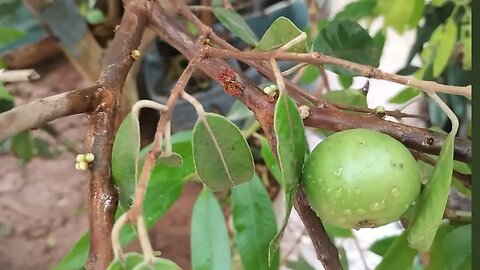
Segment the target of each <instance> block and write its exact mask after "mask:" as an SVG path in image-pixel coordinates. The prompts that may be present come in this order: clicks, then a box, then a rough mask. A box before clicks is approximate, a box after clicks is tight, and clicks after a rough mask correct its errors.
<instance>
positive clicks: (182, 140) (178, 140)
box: [53, 132, 195, 270]
mask: <svg viewBox="0 0 480 270" xmlns="http://www.w3.org/2000/svg"><path fill="white" fill-rule="evenodd" d="M190 140H191V132H181V133H177V134H175V135H173V136H172V144H173V145H172V150H173V151H174V152H177V153H179V154H180V155H182V157H183V164H182V166H181V167H180V168H176V167H171V166H164V165H162V164H158V165H156V166H155V167H154V168H153V170H152V175H151V176H150V181H149V183H148V187H147V193H146V195H145V202H144V204H143V214H144V216H145V221H146V223H147V227H149V228H151V227H152V226H153V225H154V224H155V223H156V222H157V221H158V220H159V219H160V218H161V217H162V216H163V215H164V214H165V213H166V212H167V211H168V209H170V207H171V206H172V205H173V204H174V203H175V202H176V201H177V199H178V198H179V197H180V195H181V193H182V189H183V186H184V184H185V182H186V180H187V178H188V177H190V176H191V175H193V174H194V172H195V168H194V165H193V157H192V144H191V141H190ZM148 150H149V147H145V148H144V149H142V154H143V155H146V154H147V153H148ZM121 213H122V211H121V209H118V211H117V215H116V216H117V217H119V216H120V214H121ZM136 235H137V233H136V230H135V229H134V228H133V227H132V226H125V227H124V228H123V229H122V231H121V234H120V242H121V243H122V245H125V244H128V243H129V242H130V241H132V240H133V239H134V238H135V237H136ZM89 237H90V236H89V234H88V233H86V234H84V235H83V237H82V238H81V239H80V241H78V242H77V243H76V244H75V246H74V247H73V248H72V250H71V251H70V252H69V253H68V254H67V256H66V257H64V259H63V260H62V262H61V263H60V264H59V265H57V266H56V267H55V268H54V269H53V270H78V269H83V265H84V264H85V262H86V260H87V257H88V248H89V239H90V238H89Z"/></svg>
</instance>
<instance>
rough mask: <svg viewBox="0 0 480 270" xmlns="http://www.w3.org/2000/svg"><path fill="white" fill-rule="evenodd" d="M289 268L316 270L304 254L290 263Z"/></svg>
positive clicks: (288, 263)
mask: <svg viewBox="0 0 480 270" xmlns="http://www.w3.org/2000/svg"><path fill="white" fill-rule="evenodd" d="M287 267H288V268H289V269H291V270H315V268H314V267H313V266H311V265H310V264H309V263H308V262H307V260H305V258H304V257H303V255H302V254H300V256H299V257H298V260H297V261H288V262H287ZM344 270H347V269H344Z"/></svg>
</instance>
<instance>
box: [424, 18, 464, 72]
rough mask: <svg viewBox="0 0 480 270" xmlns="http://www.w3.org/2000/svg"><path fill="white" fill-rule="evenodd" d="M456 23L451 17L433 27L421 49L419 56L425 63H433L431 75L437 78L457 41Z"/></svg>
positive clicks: (446, 63)
mask: <svg viewBox="0 0 480 270" xmlns="http://www.w3.org/2000/svg"><path fill="white" fill-rule="evenodd" d="M457 31H458V30H457V24H456V23H455V21H454V20H453V19H448V20H447V22H446V23H445V24H442V25H440V26H438V27H437V29H435V31H434V32H433V34H432V36H431V37H430V40H429V41H428V45H427V46H426V47H425V48H424V49H423V51H422V53H421V56H422V59H423V61H424V62H425V63H426V64H429V63H433V76H434V77H435V78H437V77H438V76H439V75H440V74H442V72H443V70H445V67H446V66H447V65H448V62H449V61H450V58H451V55H452V51H453V49H454V48H455V44H456V41H457Z"/></svg>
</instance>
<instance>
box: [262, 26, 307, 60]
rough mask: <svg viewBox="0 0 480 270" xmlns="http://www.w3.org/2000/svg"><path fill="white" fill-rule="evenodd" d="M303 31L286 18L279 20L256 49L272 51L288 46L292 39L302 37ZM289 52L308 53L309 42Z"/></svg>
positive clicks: (300, 44)
mask: <svg viewBox="0 0 480 270" xmlns="http://www.w3.org/2000/svg"><path fill="white" fill-rule="evenodd" d="M301 33H302V31H300V29H298V27H297V26H295V24H294V23H293V22H292V21H290V19H288V18H286V17H279V18H277V19H276V20H275V21H274V22H273V23H272V25H270V27H269V28H268V29H267V31H266V32H265V34H263V37H262V39H260V42H259V43H258V45H257V46H256V47H255V50H258V51H270V50H274V49H278V48H280V47H281V46H283V45H285V44H287V43H288V42H289V41H291V40H292V39H294V38H296V37H297V36H298V35H300V34H301ZM288 51H289V52H296V53H306V52H308V46H307V42H306V41H303V42H300V43H298V44H297V45H295V46H293V47H292V48H290V49H289V50H288Z"/></svg>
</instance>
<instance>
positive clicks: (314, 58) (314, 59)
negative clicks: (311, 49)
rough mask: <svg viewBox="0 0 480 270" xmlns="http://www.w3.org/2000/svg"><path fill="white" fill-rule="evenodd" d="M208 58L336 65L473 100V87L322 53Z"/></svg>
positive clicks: (212, 52)
mask: <svg viewBox="0 0 480 270" xmlns="http://www.w3.org/2000/svg"><path fill="white" fill-rule="evenodd" d="M206 54H207V57H214V58H234V59H250V60H269V59H271V58H275V59H277V60H286V61H297V62H303V63H309V64H312V65H316V66H321V65H335V66H338V67H341V68H345V69H348V70H351V71H354V72H357V73H358V74H359V75H361V76H365V77H367V78H374V79H381V80H385V81H391V82H395V83H399V84H403V85H406V86H411V87H414V88H418V89H421V90H424V91H426V92H427V93H448V94H455V95H462V96H465V97H466V98H468V99H471V98H472V86H466V87H463V86H452V85H445V84H439V83H437V82H433V81H423V80H418V79H415V78H410V77H406V76H401V75H397V74H391V73H387V72H384V71H382V70H380V69H378V68H374V67H371V66H366V65H361V64H357V63H354V62H350V61H347V60H343V59H339V58H336V57H332V56H328V55H322V54H320V53H316V52H315V53H290V52H283V51H272V52H243V51H232V50H222V49H216V48H213V47H210V48H209V49H208V50H207V52H206Z"/></svg>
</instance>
